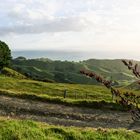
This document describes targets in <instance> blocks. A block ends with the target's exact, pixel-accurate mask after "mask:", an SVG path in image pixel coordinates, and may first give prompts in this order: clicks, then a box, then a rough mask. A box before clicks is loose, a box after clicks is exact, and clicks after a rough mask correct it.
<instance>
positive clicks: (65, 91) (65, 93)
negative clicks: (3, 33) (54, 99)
mask: <svg viewBox="0 0 140 140" xmlns="http://www.w3.org/2000/svg"><path fill="white" fill-rule="evenodd" d="M66 96H67V90H66V89H65V90H64V98H66Z"/></svg>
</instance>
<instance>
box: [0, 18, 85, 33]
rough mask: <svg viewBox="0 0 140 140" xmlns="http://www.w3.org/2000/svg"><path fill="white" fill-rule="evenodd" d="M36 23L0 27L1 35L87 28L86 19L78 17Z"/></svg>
mask: <svg viewBox="0 0 140 140" xmlns="http://www.w3.org/2000/svg"><path fill="white" fill-rule="evenodd" d="M34 22H35V23H34V24H28V23H26V24H21V25H16V26H15V25H13V26H8V27H0V35H7V34H9V33H15V34H37V33H44V32H67V31H76V32H78V31H82V30H83V29H85V28H86V23H85V22H84V19H81V18H78V17H70V18H55V19H52V20H46V21H45V22H43V21H40V23H36V20H34Z"/></svg>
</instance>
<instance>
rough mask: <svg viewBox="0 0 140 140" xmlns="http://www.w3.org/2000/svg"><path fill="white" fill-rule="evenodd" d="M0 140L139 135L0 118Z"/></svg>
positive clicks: (108, 139) (104, 139) (128, 139)
mask: <svg viewBox="0 0 140 140" xmlns="http://www.w3.org/2000/svg"><path fill="white" fill-rule="evenodd" d="M0 139H1V140H45V139H46V140H97V139H98V140H139V139H140V134H138V133H135V132H132V131H127V130H125V129H117V130H115V129H102V128H98V129H91V128H76V127H62V126H52V125H48V124H45V123H38V122H34V121H29V120H11V119H6V118H2V117H1V118H0Z"/></svg>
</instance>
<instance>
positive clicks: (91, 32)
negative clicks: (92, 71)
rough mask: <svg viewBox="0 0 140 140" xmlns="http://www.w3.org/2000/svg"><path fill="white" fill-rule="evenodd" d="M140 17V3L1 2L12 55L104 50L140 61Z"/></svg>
mask: <svg viewBox="0 0 140 140" xmlns="http://www.w3.org/2000/svg"><path fill="white" fill-rule="evenodd" d="M139 17H140V1H139V0H135V1H133V0H117V1H116V0H100V1H99V0H86V1H85V0H70V1H68V0H59V2H58V1H57V0H28V1H27V0H20V1H18V0H1V3H0V19H1V21H0V40H2V41H5V42H6V43H7V44H8V45H9V47H10V48H11V50H12V51H15V50H54V51H55V50H60V51H75V52H76V51H82V52H83V51H87V52H93V53H94V52H99V53H100V52H101V53H102V52H104V53H103V54H102V55H104V57H106V58H114V57H116V58H118V57H127V58H132V59H139V60H140V55H139V52H140V47H139V44H140V39H139V36H140V18H139ZM111 52H114V53H113V55H110V53H111ZM97 56H100V54H99V55H97Z"/></svg>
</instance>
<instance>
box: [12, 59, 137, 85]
mask: <svg viewBox="0 0 140 140" xmlns="http://www.w3.org/2000/svg"><path fill="white" fill-rule="evenodd" d="M137 63H140V62H137ZM12 68H13V69H14V70H16V71H18V72H20V73H22V74H24V75H26V76H28V77H31V78H32V79H35V80H41V81H48V82H61V83H78V84H97V83H96V81H95V80H94V79H89V78H87V77H85V76H83V75H81V74H80V73H79V71H80V70H81V69H87V70H89V71H94V72H95V73H97V74H100V75H102V76H103V77H106V78H107V79H110V80H113V81H117V82H118V83H117V82H116V84H120V85H128V84H130V83H132V82H134V80H136V78H135V76H134V75H133V74H132V73H131V71H129V70H128V69H127V68H126V67H125V66H124V64H123V63H122V62H121V60H119V59H116V60H97V59H89V60H85V61H79V62H69V61H52V60H50V59H47V58H40V59H26V58H24V57H19V58H16V59H14V60H13V61H12Z"/></svg>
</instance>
